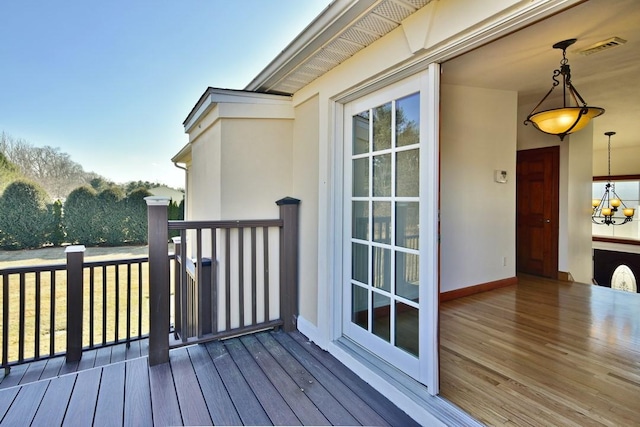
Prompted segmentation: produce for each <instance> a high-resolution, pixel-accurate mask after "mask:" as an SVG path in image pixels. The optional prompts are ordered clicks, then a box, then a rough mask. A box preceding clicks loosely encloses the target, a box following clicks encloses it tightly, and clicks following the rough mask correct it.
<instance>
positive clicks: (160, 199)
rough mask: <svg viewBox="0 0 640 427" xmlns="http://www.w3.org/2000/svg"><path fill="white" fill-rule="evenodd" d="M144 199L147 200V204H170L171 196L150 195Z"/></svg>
mask: <svg viewBox="0 0 640 427" xmlns="http://www.w3.org/2000/svg"><path fill="white" fill-rule="evenodd" d="M144 200H145V201H146V202H147V206H169V202H170V201H171V198H170V197H166V196H148V197H145V198H144Z"/></svg>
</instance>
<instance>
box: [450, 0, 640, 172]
mask: <svg viewBox="0 0 640 427" xmlns="http://www.w3.org/2000/svg"><path fill="white" fill-rule="evenodd" d="M611 37H619V38H621V39H624V40H626V41H627V43H625V44H623V45H621V46H617V47H614V48H611V49H608V50H603V51H600V52H598V53H594V54H591V55H588V56H585V55H582V54H579V53H578V51H580V50H582V49H585V48H587V47H590V46H592V45H594V44H596V43H598V42H600V41H603V40H606V39H609V38H611ZM571 38H575V39H578V40H577V42H576V43H575V44H574V45H573V46H571V47H569V48H568V49H567V59H568V60H569V65H570V67H571V75H572V82H573V84H574V86H575V87H576V89H577V90H578V92H579V93H580V95H582V97H583V98H584V99H585V101H586V102H587V104H588V105H593V106H598V107H602V108H604V109H605V110H606V111H605V113H604V115H602V116H600V117H598V118H596V119H594V134H595V135H596V137H595V138H594V149H605V148H606V144H607V138H606V137H605V136H604V132H606V131H610V130H611V131H615V132H617V134H616V135H615V136H614V137H612V140H611V141H612V146H614V147H626V146H635V145H640V81H639V80H640V1H638V0H590V1H587V2H585V3H582V4H580V5H578V6H575V7H573V8H571V9H569V10H567V11H565V12H562V13H560V14H557V15H555V16H553V17H551V18H549V19H546V20H544V21H542V22H539V23H537V24H534V25H532V26H530V27H527V28H525V29H523V30H520V31H518V32H516V33H513V34H511V35H509V36H506V37H504V38H502V39H500V40H497V41H495V42H492V43H490V44H488V45H486V46H483V47H481V48H478V49H476V50H474V51H473V52H470V53H467V54H464V55H462V56H460V57H458V58H455V59H452V60H450V61H447V62H446V63H444V64H443V66H442V69H443V73H442V82H443V83H450V84H463V85H465V86H475V87H482V88H488V89H503V90H512V91H517V92H518V99H519V103H520V104H521V105H525V104H531V105H532V107H533V106H535V104H536V103H537V102H539V101H540V100H541V99H542V97H543V96H544V95H545V94H546V93H547V91H548V90H549V89H550V88H551V85H552V83H553V81H552V79H551V77H552V75H553V70H555V69H556V68H559V66H560V60H561V59H562V51H561V50H559V49H553V48H552V46H553V44H555V43H556V42H559V41H562V40H566V39H571ZM561 90H562V88H561V87H558V88H556V89H555V90H554V93H556V92H557V93H558V94H560V93H561ZM560 102H561V101H560ZM544 105H547V108H553V107H554V106H555V105H557V104H554V105H548V104H547V103H546V102H545V104H544ZM597 135H602V138H598V137H597ZM638 160H639V161H640V159H638Z"/></svg>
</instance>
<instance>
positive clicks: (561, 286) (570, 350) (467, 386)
mask: <svg viewBox="0 0 640 427" xmlns="http://www.w3.org/2000/svg"><path fill="white" fill-rule="evenodd" d="M440 319H441V323H440V358H441V364H440V378H441V395H442V396H443V397H445V398H447V399H449V400H450V401H452V402H453V403H455V404H456V405H458V406H459V407H461V408H462V409H464V410H465V411H467V412H468V413H469V414H471V415H472V416H474V417H475V418H476V419H478V420H479V421H481V422H483V423H485V424H487V425H495V426H516V425H517V426H600V425H605V426H637V425H640V294H630V293H626V292H621V291H615V290H611V289H608V288H602V287H598V286H593V285H586V284H579V283H566V282H558V281H554V280H547V279H543V278H537V277H533V276H519V283H518V285H514V286H511V287H507V288H503V289H498V290H495V291H491V292H485V293H481V294H477V295H473V296H469V297H464V298H460V299H457V300H453V301H448V302H445V303H443V304H442V305H441V311H440Z"/></svg>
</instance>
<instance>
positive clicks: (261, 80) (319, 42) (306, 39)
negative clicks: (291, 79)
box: [245, 0, 379, 93]
mask: <svg viewBox="0 0 640 427" xmlns="http://www.w3.org/2000/svg"><path fill="white" fill-rule="evenodd" d="M378 1H379V0H334V1H333V2H332V3H331V4H329V6H327V7H326V8H325V9H324V10H323V11H322V12H321V13H320V15H318V17H317V18H316V19H314V20H313V21H312V22H311V23H310V24H309V25H308V26H307V27H306V28H305V29H304V30H303V31H302V32H301V33H300V34H299V35H298V36H297V37H296V38H295V39H294V40H293V41H292V42H291V43H289V45H288V46H287V47H286V48H285V49H284V50H283V51H282V52H281V53H280V54H279V55H278V56H277V57H276V58H275V59H274V60H273V61H271V62H270V63H269V65H267V66H266V67H265V68H264V69H263V70H262V71H261V72H260V73H259V74H258V75H257V76H256V77H255V78H254V79H253V80H252V81H251V82H250V83H249V84H248V85H247V86H246V87H245V90H247V91H254V92H263V93H266V92H270V91H271V92H274V91H272V90H271V88H272V87H273V86H274V85H275V84H276V83H277V82H278V81H279V80H280V79H281V78H282V77H283V76H284V75H286V74H287V73H289V72H290V71H291V70H293V69H294V68H296V67H297V66H299V65H300V64H301V63H303V62H304V61H305V60H306V59H308V58H309V57H311V56H312V55H313V54H314V53H315V52H317V51H318V50H319V49H320V48H321V47H322V46H324V45H325V44H326V43H328V42H329V41H330V40H332V39H333V38H334V37H335V36H336V35H338V34H339V33H340V32H342V31H343V30H344V29H345V28H347V26H348V25H350V24H351V23H352V22H353V21H354V20H355V19H357V18H358V17H359V16H361V15H362V13H364V12H365V11H366V10H368V9H369V8H371V7H372V6H373V5H375V4H376V3H377V2H378Z"/></svg>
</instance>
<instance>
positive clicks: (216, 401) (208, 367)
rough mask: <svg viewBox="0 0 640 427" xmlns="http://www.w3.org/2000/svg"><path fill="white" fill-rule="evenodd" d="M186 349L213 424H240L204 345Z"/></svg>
mask: <svg viewBox="0 0 640 427" xmlns="http://www.w3.org/2000/svg"><path fill="white" fill-rule="evenodd" d="M187 350H188V351H189V356H190V357H191V363H193V368H194V370H195V373H196V376H197V377H198V382H199V383H200V389H201V390H202V396H203V397H204V399H205V402H206V403H207V407H208V408H209V413H210V414H211V419H212V420H213V424H214V425H223V426H233V425H239V424H241V423H242V421H241V420H240V417H239V416H238V411H236V408H235V406H234V404H233V402H232V401H231V397H230V396H229V392H227V389H226V387H225V386H224V383H223V382H222V378H220V374H219V373H218V371H217V369H216V367H215V365H214V364H213V361H212V360H211V357H210V356H209V352H208V351H207V349H206V348H205V346H201V345H196V346H193V347H188V348H187Z"/></svg>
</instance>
